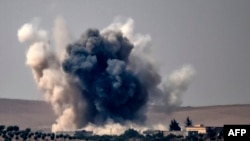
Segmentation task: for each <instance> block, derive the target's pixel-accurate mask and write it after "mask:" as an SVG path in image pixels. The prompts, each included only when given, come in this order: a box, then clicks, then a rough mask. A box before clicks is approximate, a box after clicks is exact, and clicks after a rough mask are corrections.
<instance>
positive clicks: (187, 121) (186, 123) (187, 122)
mask: <svg viewBox="0 0 250 141" xmlns="http://www.w3.org/2000/svg"><path fill="white" fill-rule="evenodd" d="M185 125H186V127H189V126H193V122H192V120H190V119H189V117H187V119H186V121H185Z"/></svg>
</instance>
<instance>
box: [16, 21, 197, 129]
mask: <svg viewBox="0 0 250 141" xmlns="http://www.w3.org/2000/svg"><path fill="white" fill-rule="evenodd" d="M133 28H134V22H133V20H132V19H128V20H127V21H126V22H120V21H119V20H117V21H115V22H114V23H112V24H111V25H110V26H108V27H107V28H105V29H103V30H101V31H100V30H98V29H95V28H90V29H87V30H86V31H85V32H84V33H83V34H82V36H81V37H80V38H79V39H78V40H76V41H72V39H70V35H69V31H68V28H67V26H66V22H65V21H64V20H63V19H62V18H58V19H56V21H55V26H54V28H53V37H54V38H53V41H54V42H53V43H54V44H51V41H49V36H48V33H47V32H46V31H45V30H43V29H40V28H39V25H38V24H37V23H26V24H24V25H23V26H22V27H21V28H20V29H19V30H18V33H17V36H18V39H19V41H20V42H21V43H26V44H28V46H29V48H28V51H27V54H26V58H27V60H26V64H27V66H29V67H30V68H31V71H32V73H33V77H34V79H35V82H36V84H37V86H38V88H39V89H41V90H42V91H43V92H44V94H45V100H46V101H47V102H48V103H50V104H51V106H52V108H53V110H54V112H55V114H56V115H57V116H58V118H57V119H56V122H55V123H54V124H53V125H52V131H53V132H56V131H68V130H75V129H78V128H84V129H89V130H90V129H91V130H94V132H95V133H96V134H105V133H107V132H108V133H109V132H110V131H109V130H110V128H109V127H110V126H112V127H113V128H114V127H117V128H116V132H117V133H118V131H124V130H125V129H126V127H128V126H131V125H133V127H137V128H140V129H144V128H145V127H143V125H145V122H146V121H147V117H146V112H147V107H148V106H151V105H157V106H158V107H160V108H161V109H163V110H164V111H166V112H170V111H172V110H173V109H174V108H175V107H178V106H180V105H181V104H182V93H183V92H184V91H186V90H187V88H188V86H189V84H190V82H191V81H192V79H193V76H194V70H193V68H192V67H191V66H184V67H183V68H181V69H180V70H176V71H174V72H173V73H172V74H171V75H170V76H169V77H166V78H165V79H161V78H162V76H161V75H160V74H159V70H158V66H156V64H157V63H156V61H155V60H154V59H153V58H152V57H151V55H150V52H151V51H150V47H151V37H150V36H149V35H141V34H134V33H133ZM53 46H55V49H56V50H55V51H53V50H52V47H53ZM147 124H150V123H147ZM107 129H108V130H107Z"/></svg>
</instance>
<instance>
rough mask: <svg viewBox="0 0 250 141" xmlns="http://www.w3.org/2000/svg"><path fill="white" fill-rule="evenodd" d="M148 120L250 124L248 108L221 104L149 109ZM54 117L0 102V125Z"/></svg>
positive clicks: (39, 124) (40, 107)
mask: <svg viewBox="0 0 250 141" xmlns="http://www.w3.org/2000/svg"><path fill="white" fill-rule="evenodd" d="M148 115H149V117H150V118H149V119H148V120H149V121H151V122H153V123H158V122H159V121H161V122H162V123H163V124H164V125H166V127H168V124H169V123H170V120H171V119H173V118H175V119H176V120H177V122H179V123H180V126H183V125H184V123H183V122H184V120H185V118H186V117H187V116H189V117H190V118H191V119H192V120H193V123H194V124H204V125H206V126H223V124H250V104H249V105H222V106H206V107H180V108H178V109H177V110H176V111H175V112H173V113H171V114H164V113H162V112H160V111H159V110H156V108H154V107H151V108H149V112H148ZM55 119H56V117H55V115H54V114H53V112H52V110H51V108H50V106H49V105H48V104H46V103H45V102H42V101H28V100H13V99H0V125H18V126H20V127H21V128H27V127H29V128H31V129H34V130H39V129H49V128H50V126H51V124H52V123H53V122H54V121H55Z"/></svg>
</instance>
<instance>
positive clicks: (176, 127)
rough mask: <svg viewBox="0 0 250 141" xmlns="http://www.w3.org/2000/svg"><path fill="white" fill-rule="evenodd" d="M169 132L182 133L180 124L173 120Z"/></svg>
mask: <svg viewBox="0 0 250 141" xmlns="http://www.w3.org/2000/svg"><path fill="white" fill-rule="evenodd" d="M169 130H170V131H180V130H181V128H180V126H179V123H178V122H176V120H175V119H173V120H171V123H170V125H169Z"/></svg>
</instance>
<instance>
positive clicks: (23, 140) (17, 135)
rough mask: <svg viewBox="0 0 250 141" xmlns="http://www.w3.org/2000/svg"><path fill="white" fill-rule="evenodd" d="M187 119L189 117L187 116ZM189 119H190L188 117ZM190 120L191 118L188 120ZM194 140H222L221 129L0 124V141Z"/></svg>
mask: <svg viewBox="0 0 250 141" xmlns="http://www.w3.org/2000/svg"><path fill="white" fill-rule="evenodd" d="M187 119H189V118H187ZM189 120H190V119H189ZM190 121H191V120H190ZM169 127H170V129H171V131H175V132H176V131H180V127H179V124H178V122H177V121H176V120H175V119H173V120H172V121H171V123H170V125H169ZM71 140H74V141H194V140H217V141H219V140H223V130H219V131H218V129H216V128H208V131H207V134H196V135H190V136H185V137H184V136H181V135H174V132H172V133H170V134H167V135H164V132H163V131H156V132H154V133H153V134H150V133H149V134H148V133H147V134H145V135H142V134H140V133H139V132H138V131H136V130H135V129H132V128H130V129H127V130H126V131H125V132H124V133H123V134H121V135H101V136H100V135H92V136H84V135H82V136H70V135H65V134H54V133H43V132H39V131H35V132H33V131H32V130H31V129H30V128H26V129H23V130H21V129H20V128H19V127H18V126H5V125H0V141H71Z"/></svg>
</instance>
